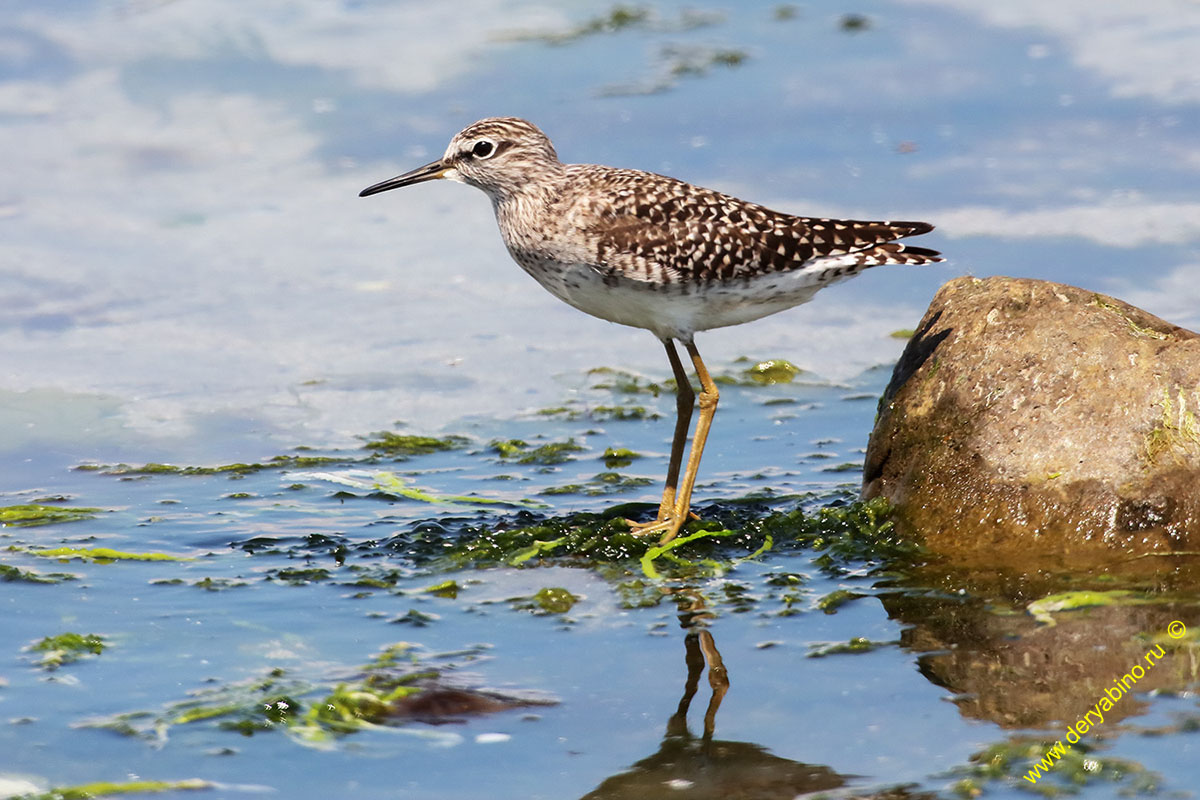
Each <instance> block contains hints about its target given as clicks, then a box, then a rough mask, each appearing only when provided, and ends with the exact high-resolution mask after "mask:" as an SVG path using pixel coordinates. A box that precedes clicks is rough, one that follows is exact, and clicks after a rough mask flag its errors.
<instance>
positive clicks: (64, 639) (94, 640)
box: [29, 633, 107, 672]
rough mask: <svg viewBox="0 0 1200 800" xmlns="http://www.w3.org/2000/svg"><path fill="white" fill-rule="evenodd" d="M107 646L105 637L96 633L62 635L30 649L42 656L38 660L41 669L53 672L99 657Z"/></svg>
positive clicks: (43, 641)
mask: <svg viewBox="0 0 1200 800" xmlns="http://www.w3.org/2000/svg"><path fill="white" fill-rule="evenodd" d="M106 646H107V645H105V643H104V637H102V636H98V635H96V634H94V633H88V634H78V633H60V634H58V635H57V636H47V637H46V638H45V639H42V640H41V641H39V642H35V643H33V644H31V645H30V646H29V649H30V650H31V651H33V652H35V653H41V654H42V656H41V658H39V659H38V660H37V665H38V666H39V667H41V668H42V669H44V670H46V671H48V672H53V671H54V670H56V669H58V668H59V667H61V666H63V665H64V664H71V663H74V662H76V661H78V660H79V659H81V658H84V657H86V656H89V655H93V656H98V655H100V654H101V653H102V652H104V648H105V647H106Z"/></svg>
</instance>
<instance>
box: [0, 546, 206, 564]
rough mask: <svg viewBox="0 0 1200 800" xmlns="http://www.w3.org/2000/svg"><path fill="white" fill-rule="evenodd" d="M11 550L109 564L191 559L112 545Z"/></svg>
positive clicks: (12, 548)
mask: <svg viewBox="0 0 1200 800" xmlns="http://www.w3.org/2000/svg"><path fill="white" fill-rule="evenodd" d="M9 549H10V550H23V551H24V552H27V553H29V555H31V556H38V557H39V558H56V559H59V560H60V561H67V560H70V559H72V558H80V559H83V560H85V561H94V562H96V563H97V564H109V563H111V562H113V561H191V560H192V559H191V558H188V557H186V556H173V555H170V554H168V553H130V552H126V551H124V550H114V549H112V548H111V547H51V548H48V549H45V550H35V549H33V548H20V547H15V546H14V547H10V548H9Z"/></svg>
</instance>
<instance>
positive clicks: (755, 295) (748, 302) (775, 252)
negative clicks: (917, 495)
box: [359, 117, 942, 542]
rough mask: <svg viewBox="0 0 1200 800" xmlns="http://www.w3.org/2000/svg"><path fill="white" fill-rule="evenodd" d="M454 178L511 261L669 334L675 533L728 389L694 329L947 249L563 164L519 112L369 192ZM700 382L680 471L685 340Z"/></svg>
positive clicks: (922, 225)
mask: <svg viewBox="0 0 1200 800" xmlns="http://www.w3.org/2000/svg"><path fill="white" fill-rule="evenodd" d="M435 178H449V179H450V180H453V181H459V182H461V183H467V184H470V185H471V186H476V187H478V188H480V189H482V190H483V191H484V192H485V193H487V195H488V197H490V198H491V200H492V207H493V209H494V210H495V212H496V221H497V222H498V223H499V225H500V235H501V236H502V237H503V238H504V244H505V245H506V246H507V247H508V252H509V253H510V254H511V255H512V257H513V259H514V260H515V261H516V262H517V263H518V264H520V265H521V267H522V268H523V269H524V270H525V271H526V272H528V273H529V274H530V275H532V276H533V278H534V279H535V280H536V281H537V282H538V283H540V284H541V285H542V286H544V287H545V288H546V289H547V290H549V292H550V293H551V294H553V295H554V296H555V297H557V298H558V299H560V300H563V301H564V302H567V303H569V304H571V305H572V306H574V307H575V308H578V309H579V310H580V311H585V312H587V313H588V314H591V315H593V316H596V317H600V318H601V319H606V320H609V321H611V322H618V323H621V324H622V325H632V326H633V327H636V328H645V329H646V330H648V331H650V332H651V333H653V334H654V335H655V336H657V337H658V338H659V340H660V341H662V343H663V345H664V346H665V347H666V350H667V358H668V359H669V360H670V362H671V370H672V372H674V374H675V383H676V386H677V387H678V388H677V394H676V409H677V418H676V422H675V435H674V439H673V441H672V445H671V459H670V461H669V462H668V467H667V478H666V486H665V488H664V490H663V496H662V502H661V503H660V504H659V508H658V516H657V518H656V519H655V520H654V522H651V523H646V524H642V525H636V526H635V527H636V528H637V529H638V530H640V531H642V532H647V533H651V532H653V533H658V532H662V541H663V542H666V541H670V540H671V539H673V538H674V537H675V536H676V535H677V534H678V533H679V530H680V528H681V527H682V526H683V524H684V523H685V522H686V521H687V520H688V518H689V517H690V516H691V513H690V504H691V498H692V488H693V487H694V486H695V483H696V471H697V469H698V467H699V466H700V457H701V455H702V454H703V452H704V443H705V441H706V440H707V438H708V431H709V428H710V426H711V425H712V419H713V414H714V412H715V411H716V408H717V397H718V393H717V386H716V384H715V383H714V382H713V380H712V377H711V376H710V375H709V372H708V369H707V368H706V367H705V366H704V361H703V360H701V358H700V352H699V351H698V350H697V349H696V344H695V341H694V336H695V334H696V332H697V331H706V330H709V329H711V328H721V327H724V326H726V325H739V324H741V323H743V322H750V321H751V320H756V319H759V318H760V317H765V316H767V315H768V314H774V313H776V312H778V311H783V310H784V309H787V308H791V307H792V306H796V305H800V304H801V303H806V302H808V301H809V300H811V299H812V297H813V295H814V294H816V293H817V291H818V290H820V289H822V288H824V287H826V286H828V285H830V284H832V283H835V282H837V281H841V280H844V279H846V278H849V277H851V276H853V275H857V274H858V273H859V272H861V271H863V270H864V269H867V268H868V267H875V266H879V265H880V264H928V263H930V262H934V261H941V260H942V258H941V256H940V254H939V253H937V252H936V251H934V250H928V249H925V248H921V247H910V246H907V245H904V244H901V243H899V242H897V241H895V240H897V239H902V238H904V237H906V236H915V235H917V234H922V233H926V232H928V231H930V230H933V226H932V225H930V224H928V223H926V222H866V221H860V220H842V219H824V218H812V217H796V216H792V215H791V214H783V213H780V212H778V211H772V210H770V209H768V208H764V207H763V206H760V205H755V204H754V203H747V202H745V201H743V200H738V199H737V198H734V197H730V196H728V195H724V194H721V193H720V192H714V191H711V190H709V189H703V188H701V187H699V186H693V185H692V184H690V183H685V182H683V181H680V180H676V179H674V178H668V177H665V176H663V175H655V174H653V173H649V172H641V171H638V170H632V169H617V168H614V167H604V166H598V165H594V164H564V163H562V162H561V161H559V160H558V155H557V153H555V151H554V146H553V145H551V144H550V139H549V138H547V136H546V134H544V133H542V131H541V130H540V129H539V128H538V127H537V126H535V125H533V124H532V123H529V122H527V121H525V120H523V119H517V118H515V117H498V118H491V119H484V120H480V121H479V122H476V123H474V124H473V125H469V126H467V127H466V128H464V129H463V130H462V131H460V132H459V133H458V134H457V135H455V136H454V138H452V139H451V140H450V146H449V147H448V148H447V149H446V154H445V155H443V156H442V157H441V158H439V159H438V160H437V161H434V162H432V163H430V164H426V165H425V166H423V167H418V168H417V169H414V170H412V171H411V172H406V173H404V174H403V175H399V176H397V177H395V178H392V179H390V180H386V181H383V182H382V183H377V184H375V185H374V186H371V187H368V188H366V189H364V190H363V191H362V192H361V194H360V195H359V196H360V197H366V196H367V195H371V194H376V193H378V192H384V191H387V190H388V189H398V188H400V187H401V186H411V185H412V184H414V183H421V182H423V181H428V180H433V179H435ZM676 341H678V342H680V343H681V344H682V345H683V346H684V348H686V349H687V352H688V355H689V356H690V357H691V361H692V365H693V367H694V368H695V370H696V377H697V378H698V379H699V381H700V396H699V406H700V418H699V420H698V421H697V423H696V430H695V433H694V434H693V437H692V447H691V451H690V452H689V453H688V459H687V468H686V470H684V473H683V480H682V482H681V481H680V480H679V470H680V467H681V465H682V463H683V451H684V446H685V444H686V441H687V435H688V430H689V427H690V425H691V419H692V410H693V407H694V406H695V405H696V394H695V391H694V390H693V389H692V385H691V382H690V380H689V378H688V375H687V372H686V371H685V370H684V367H683V364H682V363H681V361H680V358H679V353H678V352H677V351H676V349H675V342H676Z"/></svg>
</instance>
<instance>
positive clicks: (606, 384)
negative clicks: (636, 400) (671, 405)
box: [588, 367, 675, 397]
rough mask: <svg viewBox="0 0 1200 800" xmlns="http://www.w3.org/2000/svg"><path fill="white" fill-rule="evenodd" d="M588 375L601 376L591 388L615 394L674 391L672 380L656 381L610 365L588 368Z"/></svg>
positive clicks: (651, 394) (651, 393)
mask: <svg viewBox="0 0 1200 800" xmlns="http://www.w3.org/2000/svg"><path fill="white" fill-rule="evenodd" d="M588 375H598V376H601V377H602V380H601V381H600V382H599V383H594V384H592V388H593V389H604V390H607V391H610V392H616V393H617V394H648V395H650V396H652V397H658V396H659V395H660V394H662V393H663V392H664V391H674V389H675V381H674V380H668V381H663V382H661V383H658V382H655V381H652V380H650V379H648V378H645V377H643V376H641V375H636V374H634V373H632V372H628V371H626V370H623V369H614V368H612V367H596V368H594V369H590V370H588Z"/></svg>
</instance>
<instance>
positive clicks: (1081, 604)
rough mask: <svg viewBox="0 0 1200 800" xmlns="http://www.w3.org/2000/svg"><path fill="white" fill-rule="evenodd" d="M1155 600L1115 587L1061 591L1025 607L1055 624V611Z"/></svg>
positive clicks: (1035, 616)
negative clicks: (1109, 589)
mask: <svg viewBox="0 0 1200 800" xmlns="http://www.w3.org/2000/svg"><path fill="white" fill-rule="evenodd" d="M1150 602H1153V601H1152V600H1150V599H1149V598H1147V597H1145V596H1144V595H1142V594H1139V593H1138V592H1132V591H1124V590H1119V589H1114V590H1111V591H1106V592H1102V591H1091V590H1085V591H1072V592H1060V593H1058V594H1052V595H1048V596H1046V597H1043V598H1041V599H1040V600H1035V601H1034V602H1032V603H1030V604H1029V605H1028V606H1026V607H1025V610H1026V611H1028V612H1029V613H1030V614H1031V615H1032V616H1033V618H1034V619H1036V620H1037V621H1038V622H1041V623H1043V624H1045V625H1049V626H1053V625H1054V624H1055V622H1054V617H1052V616H1051V614H1052V613H1053V612H1055V611H1073V610H1075V609H1077V608H1088V607H1091V606H1127V605H1141V604H1143V603H1150Z"/></svg>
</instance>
